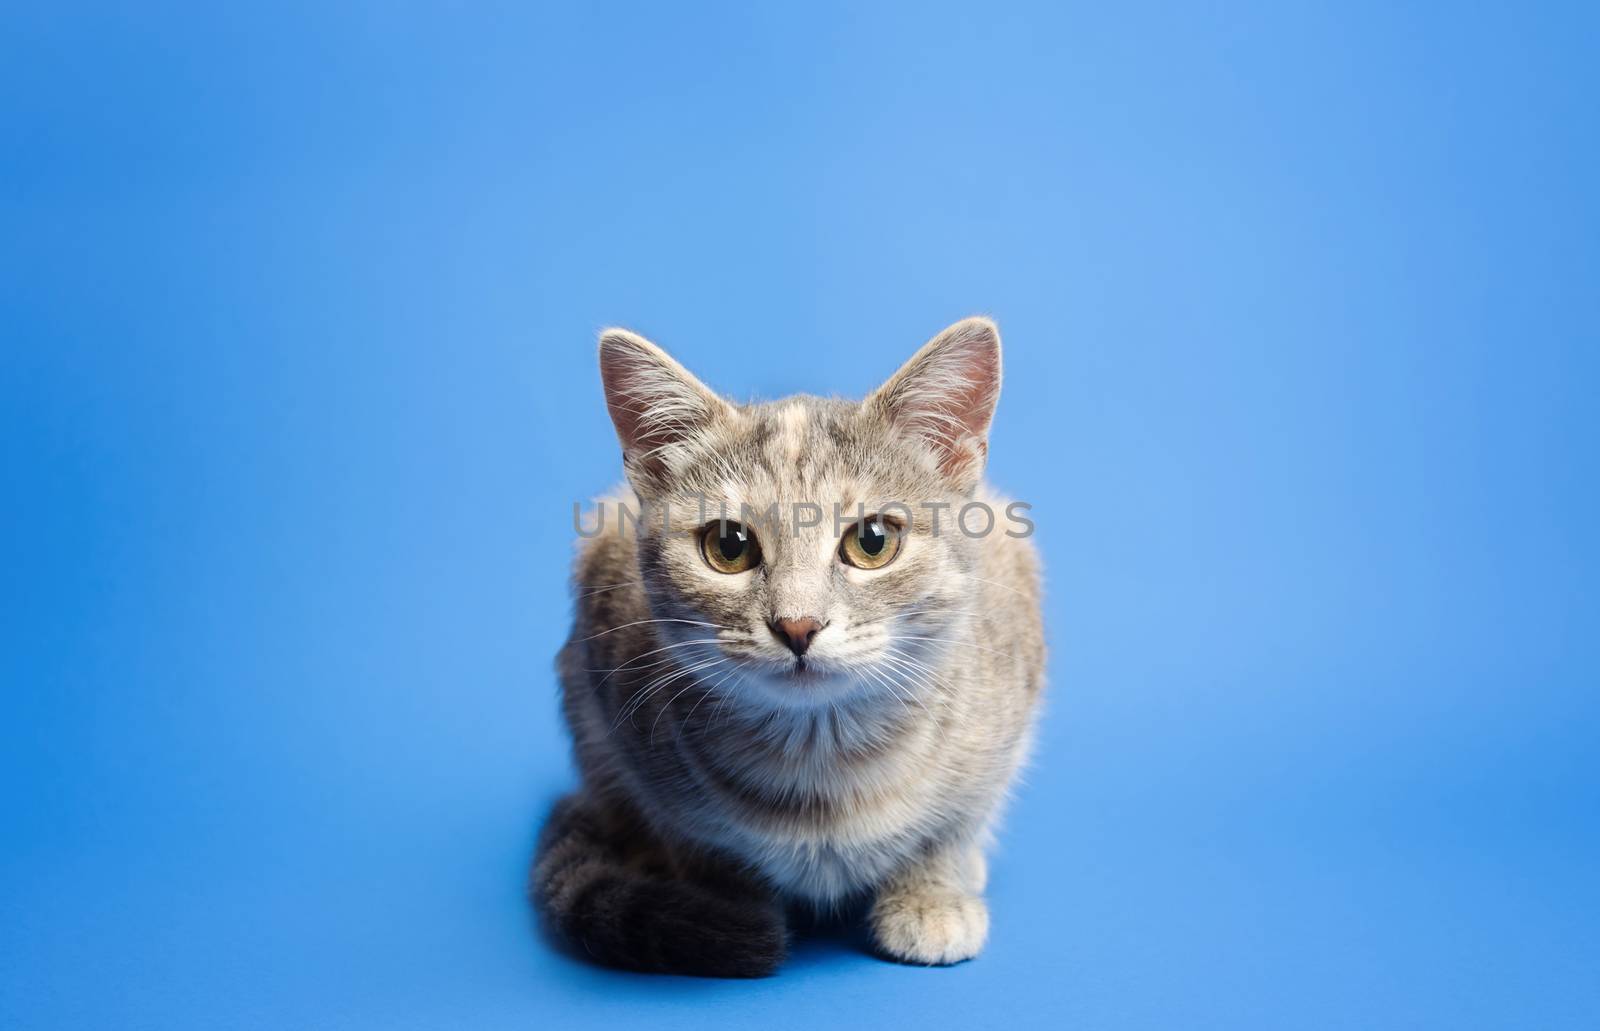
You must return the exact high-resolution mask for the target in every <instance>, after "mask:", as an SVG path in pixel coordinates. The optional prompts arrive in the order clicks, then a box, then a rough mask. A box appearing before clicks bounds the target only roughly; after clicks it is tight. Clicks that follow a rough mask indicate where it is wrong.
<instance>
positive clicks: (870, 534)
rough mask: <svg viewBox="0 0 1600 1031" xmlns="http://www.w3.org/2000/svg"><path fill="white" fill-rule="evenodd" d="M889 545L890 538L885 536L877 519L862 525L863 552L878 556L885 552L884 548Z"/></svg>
mask: <svg viewBox="0 0 1600 1031" xmlns="http://www.w3.org/2000/svg"><path fill="white" fill-rule="evenodd" d="M887 543H889V538H888V537H887V536H886V535H885V534H884V532H883V527H882V525H880V524H879V522H878V521H877V520H876V519H873V520H869V521H868V522H865V523H862V524H861V550H862V551H864V552H866V553H867V554H868V555H877V554H879V553H881V552H882V551H883V546H884V545H885V544H887Z"/></svg>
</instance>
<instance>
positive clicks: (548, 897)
mask: <svg viewBox="0 0 1600 1031" xmlns="http://www.w3.org/2000/svg"><path fill="white" fill-rule="evenodd" d="M624 845H625V843H624V842H619V841H617V840H616V839H615V832H611V833H609V834H608V832H607V828H606V827H605V825H604V823H603V821H602V820H601V819H600V818H599V817H598V815H597V814H596V813H595V812H594V811H593V810H592V809H590V808H589V807H588V806H587V805H586V804H585V803H584V800H583V799H582V798H580V797H579V796H576V795H569V796H568V797H566V798H564V799H562V800H561V801H560V802H558V803H556V807H555V809H554V810H553V811H552V812H551V814H550V819H549V821H548V822H547V823H546V824H545V827H544V831H543V832H542V833H541V834H540V835H539V845H538V850H537V852H536V854H535V856H534V861H533V871H532V876H531V879H530V883H529V893H530V894H531V895H532V897H533V904H534V908H535V909H537V910H538V911H539V914H540V917H541V918H542V919H543V920H544V922H545V925H546V926H547V927H548V928H549V929H550V930H551V931H552V932H553V933H555V934H556V935H557V936H558V937H560V938H562V939H564V940H565V941H567V942H569V943H570V944H572V945H573V946H574V947H575V948H577V949H579V950H581V951H582V952H583V953H585V954H587V955H588V956H589V957H590V958H591V959H594V960H595V961H597V962H599V963H604V964H606V965H607V966H614V967H622V968H624V969H627V970H644V971H653V972H658V973H670V974H697V975H700V976H705V977H765V976H766V975H768V974H771V973H772V972H773V971H775V970H776V969H777V968H778V964H779V963H781V962H782V961H783V957H784V952H785V947H786V942H785V933H784V920H783V911H782V909H781V908H780V907H779V906H778V904H777V903H776V902H775V901H774V900H772V899H756V898H751V897H749V896H742V895H740V894H738V893H732V892H718V891H714V890H713V889H712V888H710V887H708V886H706V885H702V884H699V883H695V882H691V881H686V880H676V879H673V878H671V877H669V876H665V875H661V874H657V873H648V872H641V871H640V870H639V869H637V866H638V864H637V863H633V864H630V863H629V862H628V861H627V859H626V858H625V856H626V853H627V850H626V849H625V848H624Z"/></svg>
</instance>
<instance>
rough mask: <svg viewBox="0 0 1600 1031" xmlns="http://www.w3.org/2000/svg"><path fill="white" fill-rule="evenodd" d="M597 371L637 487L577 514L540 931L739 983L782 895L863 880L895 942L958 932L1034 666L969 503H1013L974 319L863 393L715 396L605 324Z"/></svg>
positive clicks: (824, 895) (987, 352)
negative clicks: (568, 788)
mask: <svg viewBox="0 0 1600 1031" xmlns="http://www.w3.org/2000/svg"><path fill="white" fill-rule="evenodd" d="M600 372H601V378H602V380H603V381H604V384H605V396H606V403H607V406H608V407H609V409H610V414H611V419H612V421H613V423H614V424H615V426H616V430H617V435H618V437H619V438H620V440H621V443H622V454H623V465H624V468H625V470H626V472H627V479H628V483H629V485H630V486H631V490H628V489H623V490H621V491H619V492H618V494H617V495H616V496H615V497H612V498H608V499H605V500H604V501H602V502H601V503H600V505H599V507H598V510H597V512H596V513H592V516H595V517H597V518H598V520H599V525H598V527H597V526H596V525H595V519H594V518H591V520H590V521H589V524H588V526H587V527H583V526H580V533H581V534H582V535H583V540H582V543H581V547H580V553H579V556H578V559H577V569H576V594H577V605H576V609H577V611H576V618H575V622H574V626H573V630H572V635H571V637H570V639H569V640H568V642H567V644H566V646H565V647H564V648H563V649H562V651H561V654H560V657H559V659H558V661H557V666H558V669H559V672H560V677H561V687H562V704H563V711H564V713H565V716H566V720H567V723H568V724H569V726H570V728H571V731H572V736H573V739H574V745H575V753H576V758H577V764H578V767H579V770H580V773H581V776H582V786H581V787H580V788H579V790H578V791H576V792H575V793H573V794H571V795H569V796H567V797H566V798H564V799H562V800H561V801H560V802H558V803H557V805H556V806H555V809H554V811H553V812H552V814H551V815H550V818H549V820H548V822H547V824H546V826H545V828H544V831H543V833H542V834H541V835H540V839H539V844H538V849H537V855H536V856H535V859H534V865H533V871H532V876H531V885H530V887H531V894H532V897H533V900H534V903H535V906H536V907H537V909H538V910H539V912H540V914H541V915H542V917H543V919H544V921H545V923H546V925H547V926H548V927H549V928H550V929H551V930H552V931H553V932H554V933H555V934H556V935H557V936H559V937H560V938H564V939H565V940H566V941H568V942H569V943H571V944H572V945H573V946H574V947H575V949H576V950H577V951H580V952H581V953H584V954H586V955H588V956H590V957H592V958H593V959H594V960H597V961H599V962H602V963H606V964H610V965H614V966H619V967H624V968H629V969H635V970H647V971H663V972H673V973H685V974H700V975H717V976H730V977H754V976H762V975H766V974H769V973H772V972H773V971H774V970H775V969H776V968H777V967H778V965H779V964H780V963H781V962H782V960H783V958H784V955H785V949H786V944H787V922H786V914H795V913H803V912H806V911H808V910H812V911H817V910H820V911H831V910H837V909H840V908H849V907H850V906H851V905H853V904H859V907H860V908H861V909H862V910H864V911H865V913H866V920H867V926H868V929H869V930H870V933H871V935H872V939H873V941H874V942H875V943H876V947H877V949H878V950H879V951H880V952H881V953H882V954H883V955H885V956H887V957H889V958H892V959H896V960H900V961H903V962H908V963H917V964H947V963H956V962H959V961H961V960H965V959H968V958H971V957H972V956H975V955H977V954H978V952H979V951H980V950H981V949H982V948H983V945H984V942H985V939H986V938H987V935H988V929H989V914H988V909H987V907H986V906H985V904H984V901H983V894H982V893H983V888H984V880H985V876H986V863H985V858H984V849H985V847H986V845H987V844H988V842H989V839H990V835H991V829H992V827H993V826H994V823H995V820H996V817H997V813H998V810H999V809H1000V807H1001V804H1002V801H1003V800H1004V797H1005V795H1006V792H1007V789H1008V786H1009V785H1010V783H1011V781H1012V778H1013V777H1014V775H1015V773H1016V771H1017V768H1018V765H1019V764H1020V763H1021V762H1022V760H1023V757H1024V754H1025V753H1026V751H1027V749H1028V743H1029V739H1030V736H1031V728H1032V724H1033V721H1034V717H1035V714H1036V711H1037V709H1038V705H1039V697H1040V693H1041V689H1042V686H1043V670H1044V643H1043V630H1042V626H1041V622H1040V614H1039V583H1038V561H1037V559H1036V556H1035V553H1034V550H1033V547H1032V544H1031V542H1030V541H1029V540H1027V539H1025V538H1026V536H1027V535H1026V533H1020V532H1018V531H1017V530H1016V529H1015V528H1014V527H1015V524H1007V523H1006V522H1005V521H1003V520H1002V521H999V522H994V521H991V523H992V525H991V528H990V530H989V532H978V531H981V530H983V528H984V524H985V520H984V518H982V515H981V511H979V512H964V506H965V507H966V508H967V509H971V508H973V506H975V505H976V506H978V508H979V509H981V508H982V507H984V506H987V507H988V509H989V510H990V511H991V512H998V511H1001V510H1003V509H1005V506H1006V502H1005V501H1004V500H1003V499H999V498H997V497H995V496H994V495H993V494H992V493H990V491H989V490H988V489H987V487H986V486H985V485H984V484H983V483H982V482H981V478H982V473H983V466H984V461H985V458H986V455H987V448H988V439H987V438H988V431H989V424H990V420H991V418H992V416H993V413H994V407H995V402H996V400H997V399H998V397H999V391H1000V337H999V332H998V330H997V329H996V327H995V325H994V323H992V322H990V321H989V320H987V319H967V320H965V321H962V322H959V323H957V324H955V325H954V326H951V327H950V328H949V329H946V330H945V331H944V332H942V333H940V334H939V335H938V336H936V337H935V338H934V339H932V340H930V341H929V342H928V343H927V344H926V345H925V346H923V348H922V349H921V350H920V351H918V352H917V353H916V355H915V356H914V357H912V358H911V360H910V361H909V362H908V363H906V365H905V366H904V367H902V368H901V369H900V371H899V372H897V373H896V374H895V375H894V376H893V377H892V378H890V379H889V381H888V382H887V383H886V384H884V385H883V386H882V387H881V388H880V389H879V390H878V391H877V392H876V393H874V394H873V395H872V396H871V397H869V398H867V399H866V400H865V401H864V402H856V401H847V400H840V399H822V398H817V397H808V396H796V397H790V398H787V399H784V400H781V401H774V402H770V403H760V404H748V405H740V404H735V403H732V402H730V401H727V400H725V399H723V398H721V397H719V396H718V395H716V394H715V393H713V392H712V391H711V390H709V389H708V388H706V387H705V386H704V385H702V384H701V383H700V381H699V380H697V379H695V377H694V376H692V375H690V373H689V372H688V371H687V370H685V369H684V368H683V367H682V366H681V365H679V364H678V363H677V362H676V361H674V360H673V359H672V358H671V357H669V356H668V355H667V354H666V353H665V352H664V351H662V350H661V349H660V348H658V347H656V346H655V345H654V344H652V343H650V342H649V341H647V340H645V339H643V338H642V337H639V336H637V335H635V334H633V333H630V332H627V331H625V330H620V329H611V330H607V331H605V332H604V333H603V334H602V335H601V337H600ZM958 514H962V515H964V516H965V518H963V519H962V520H961V521H960V523H959V524H958V520H957V516H958ZM1028 526H1029V527H1030V528H1031V523H1030V524H1028Z"/></svg>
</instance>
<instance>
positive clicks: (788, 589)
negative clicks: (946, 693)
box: [600, 318, 1000, 708]
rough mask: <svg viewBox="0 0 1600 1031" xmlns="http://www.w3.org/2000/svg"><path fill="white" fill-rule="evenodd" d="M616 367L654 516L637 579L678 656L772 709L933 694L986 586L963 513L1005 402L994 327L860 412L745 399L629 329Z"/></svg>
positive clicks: (643, 491) (962, 328)
mask: <svg viewBox="0 0 1600 1031" xmlns="http://www.w3.org/2000/svg"><path fill="white" fill-rule="evenodd" d="M600 370H601V376H602V379H603V380H604V383H605V393H606V403H607V405H608V407H609V408H610V412H611V418H612V421H613V422H614V423H615V425H616V429H617V435H618V437H619V438H620V440H621V442H622V450H623V460H624V467H625V468H626V470H627V475H628V479H629V481H630V482H631V483H632V485H633V488H634V492H635V493H636V494H637V495H638V498H639V500H640V501H641V502H642V506H643V513H642V517H641V518H640V519H639V520H638V522H637V531H636V532H637V542H638V548H637V550H638V556H639V566H640V573H641V576H642V577H643V581H644V584H645V589H646V592H647V595H648V597H649V601H650V606H651V610H652V614H653V616H654V617H656V618H657V619H659V620H661V621H662V622H660V623H658V624H657V627H658V629H659V630H660V636H661V637H663V638H664V639H665V640H667V641H669V642H671V643H672V644H674V645H675V646H677V647H678V648H679V651H678V652H677V656H678V658H679V661H680V662H682V663H688V662H689V661H690V656H693V661H694V662H700V663H706V664H707V665H705V666H704V667H703V672H702V673H701V678H702V680H703V682H707V683H713V684H717V685H718V689H719V691H722V692H724V693H728V694H729V695H730V696H731V697H735V698H740V699H743V700H745V701H747V702H750V703H752V704H756V705H764V706H777V707H785V708H803V707H813V706H817V705H826V704H829V703H830V702H834V701H837V700H839V699H841V698H843V697H846V696H849V695H860V694H863V693H869V694H870V693H874V692H876V693H880V694H883V695H884V696H886V697H893V696H895V695H901V696H905V695H912V694H919V693H921V692H922V691H924V690H931V689H932V688H933V686H934V685H935V684H936V683H937V673H936V672H935V669H934V666H935V664H936V663H935V657H936V656H937V655H938V654H939V653H940V651H941V642H942V641H943V640H945V639H946V637H947V636H948V635H950V634H951V632H952V630H953V629H954V628H955V627H957V626H958V625H959V624H961V622H962V621H963V620H965V619H966V618H967V616H968V608H969V605H970V602H971V599H972V598H973V597H974V596H975V594H976V593H977V591H976V590H975V588H976V586H977V583H976V582H975V581H974V576H975V574H976V560H977V549H978V548H980V547H982V546H983V544H984V540H983V539H982V538H981V537H979V536H973V535H969V533H967V532H964V531H963V530H962V529H960V528H958V526H957V525H956V516H957V514H958V512H959V511H960V510H961V508H962V506H964V505H966V504H967V503H969V502H971V501H972V500H973V497H974V492H975V491H976V490H977V488H978V484H979V481H980V478H981V476H982V472H983V466H984V461H985V458H986V456H987V447H988V444H987V438H988V431H989V424H990V420H991V418H992V416H993V414H994V407H995V402H996V400H997V398H998V397H999V392H1000V336H999V332H998V330H997V329H996V328H995V325H994V323H993V322H991V321H989V320H988V319H982V318H974V319H967V320H965V321H962V322H958V323H956V324H955V325H953V326H951V327H950V328H948V329H946V330H945V331H944V332H942V333H940V334H939V335H938V336H936V337H934V338H933V339H932V340H930V341H929V342H928V343H927V344H925V345H924V346H923V347H922V349H921V350H919V351H917V353H916V354H915V355H914V356H913V357H912V358H911V359H910V361H908V362H907V363H906V364H905V365H904V366H903V367H902V368H901V369H900V371H898V372H897V373H895V374H894V375H893V376H892V377H890V379H889V380H888V382H886V383H885V384H884V385H883V386H882V387H880V388H879V389H878V390H877V391H876V392H874V393H873V394H872V395H871V396H870V397H868V398H867V399H866V400H865V401H859V402H857V401H845V400H839V399H824V398H817V397H809V396H803V395H802V396H795V397H790V398H786V399H784V400H781V401H774V402H770V403H761V404H748V405H741V404H736V403H733V402H731V401H728V400H726V399H724V398H722V397H719V396H718V395H717V394H715V393H713V392H712V391H711V390H710V389H708V388H707V387H706V386H705V385H704V384H702V383H701V382H700V381H699V380H697V379H696V378H695V377H694V376H693V375H691V374H690V373H689V372H688V370H686V369H685V368H684V367H683V366H681V365H679V364H678V363H677V362H676V361H674V360H673V359H672V358H671V357H670V356H669V355H667V353H666V352H665V351H663V350H661V349H660V348H659V347H657V346H656V345H654V344H652V343H650V342H649V341H648V340H645V339H644V338H642V337H640V336H637V335H636V334H633V333H630V332H628V331H626V330H620V329H612V330H607V331H605V332H604V333H603V334H602V335H601V338H600ZM978 521H979V522H981V520H978Z"/></svg>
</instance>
